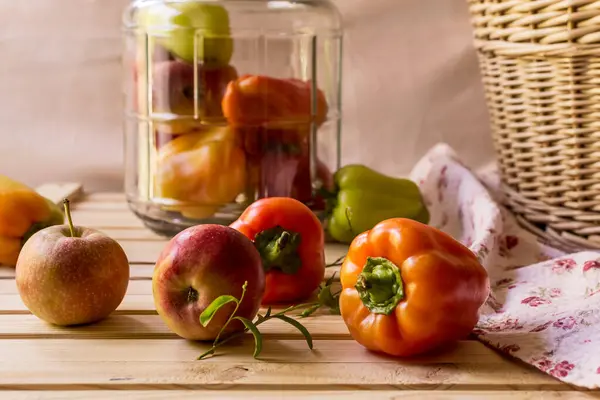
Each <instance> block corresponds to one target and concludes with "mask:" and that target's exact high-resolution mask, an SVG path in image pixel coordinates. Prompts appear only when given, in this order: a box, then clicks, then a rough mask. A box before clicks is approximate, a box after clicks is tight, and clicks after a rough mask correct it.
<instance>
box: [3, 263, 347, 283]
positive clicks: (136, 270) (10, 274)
mask: <svg viewBox="0 0 600 400" xmlns="http://www.w3.org/2000/svg"><path fill="white" fill-rule="evenodd" d="M129 266H130V267H131V272H130V274H131V275H130V279H131V280H151V279H152V274H153V272H154V264H130V265H129ZM334 273H335V276H334V281H336V282H338V281H339V280H340V279H339V273H340V267H330V268H327V270H325V280H328V279H329V278H331V276H332V275H333V274H334ZM14 278H15V269H14V268H11V267H3V266H0V280H7V279H14Z"/></svg>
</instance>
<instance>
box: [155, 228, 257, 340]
mask: <svg viewBox="0 0 600 400" xmlns="http://www.w3.org/2000/svg"><path fill="white" fill-rule="evenodd" d="M246 281H247V282H248V287H247V291H246V294H245V296H244V299H243V301H242V303H241V304H240V307H239V309H238V311H237V313H236V315H238V316H242V317H245V318H248V319H250V320H252V319H253V318H254V317H255V316H256V314H257V313H258V309H259V307H260V303H261V299H262V296H263V293H264V290H265V276H264V270H263V267H262V261H261V258H260V254H259V253H258V250H256V248H255V247H254V245H253V243H252V242H251V241H250V240H249V239H248V238H247V237H246V236H244V235H242V234H241V233H240V232H238V231H237V230H235V229H233V228H230V227H227V226H222V225H211V224H207V225H198V226H194V227H191V228H188V229H186V230H184V231H182V232H181V233H179V234H178V235H176V236H175V237H174V238H173V239H171V241H169V243H167V245H166V247H165V248H164V249H163V251H162V253H161V254H160V256H159V258H158V260H157V263H156V267H155V270H154V275H153V278H152V292H153V296H154V304H155V306H156V311H157V312H158V314H159V315H160V316H161V318H162V319H163V321H164V322H165V323H166V324H167V326H168V328H169V329H170V330H171V331H173V332H174V333H176V334H177V335H179V336H181V337H182V338H184V339H188V340H213V339H215V338H216V337H217V335H218V333H219V331H220V330H221V328H222V327H223V326H224V325H225V323H226V322H227V319H228V318H229V316H230V315H231V313H232V312H233V310H234V308H235V304H233V303H229V304H227V305H225V306H223V307H222V308H221V309H219V311H217V313H216V314H215V316H214V317H213V319H212V320H211V322H210V323H209V324H208V325H207V326H206V327H203V326H202V324H201V323H200V314H201V313H202V312H203V311H204V310H205V309H206V307H208V306H209V305H210V304H211V303H212V302H213V300H215V299H216V298H217V297H219V296H222V295H231V296H234V297H236V298H237V299H239V298H240V297H241V296H242V286H243V285H244V282H246ZM242 329H244V326H243V325H242V323H241V322H239V321H237V320H235V321H232V323H230V324H229V325H228V327H227V329H226V330H225V331H224V332H223V334H230V333H233V332H236V331H240V330H242Z"/></svg>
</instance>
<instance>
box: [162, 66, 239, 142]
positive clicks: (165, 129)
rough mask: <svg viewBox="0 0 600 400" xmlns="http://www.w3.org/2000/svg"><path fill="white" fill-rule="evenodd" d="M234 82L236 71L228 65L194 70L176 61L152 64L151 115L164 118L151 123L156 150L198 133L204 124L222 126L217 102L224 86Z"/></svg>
mask: <svg viewBox="0 0 600 400" xmlns="http://www.w3.org/2000/svg"><path fill="white" fill-rule="evenodd" d="M236 78H237V70H236V69H235V67H233V66H231V65H227V66H223V67H215V68H208V67H206V66H203V65H198V66H196V67H194V65H193V64H189V63H186V62H183V61H179V60H169V61H161V62H157V63H156V64H154V66H153V81H152V113H153V114H155V116H158V115H161V114H162V116H163V117H165V116H166V117H168V119H166V120H164V121H160V122H159V121H158V120H155V121H154V127H155V130H156V135H157V139H156V142H157V144H158V146H160V145H161V144H164V143H166V142H168V141H169V140H171V139H173V138H175V137H176V136H177V135H180V134H186V133H192V132H194V131H197V130H199V129H202V128H203V127H204V125H205V124H206V123H221V124H222V123H224V122H225V118H224V116H223V111H222V109H221V100H222V99H223V95H224V93H225V90H226V89H227V84H228V83H229V82H230V81H232V80H235V79H236ZM196 111H197V114H198V115H197V116H196V115H195V114H196Z"/></svg>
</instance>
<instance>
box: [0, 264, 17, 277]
mask: <svg viewBox="0 0 600 400" xmlns="http://www.w3.org/2000/svg"><path fill="white" fill-rule="evenodd" d="M14 277H15V269H14V268H13V267H5V266H2V265H0V279H12V278H14Z"/></svg>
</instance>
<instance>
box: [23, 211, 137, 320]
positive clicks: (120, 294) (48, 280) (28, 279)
mask: <svg viewBox="0 0 600 400" xmlns="http://www.w3.org/2000/svg"><path fill="white" fill-rule="evenodd" d="M65 209H66V214H67V217H68V221H69V224H68V225H55V226H52V227H49V228H46V229H43V230H41V231H39V232H37V233H36V234H35V235H33V236H32V237H31V238H30V239H29V240H28V241H27V242H25V245H24V246H23V248H22V249H21V252H20V254H19V258H18V260H17V266H16V277H15V279H16V284H17V289H18V291H19V295H20V296H21V299H22V301H23V303H24V304H25V306H26V307H27V308H28V309H29V311H31V313H32V314H34V315H35V316H37V317H38V318H40V319H42V320H44V321H46V322H49V323H51V324H54V325H59V326H70V325H82V324H89V323H94V322H98V321H100V320H102V319H104V318H106V317H108V316H109V315H110V314H111V313H112V312H113V311H115V310H116V309H117V307H118V306H119V304H121V301H123V298H124V297H125V292H126V291H127V287H128V285H129V262H128V260H127V256H126V255H125V252H124V251H123V249H122V248H121V246H120V245H119V244H118V243H117V242H116V241H115V240H114V239H111V238H110V237H108V236H106V235H104V234H103V233H101V232H98V231H96V230H93V229H88V228H85V227H74V226H73V224H72V221H71V216H70V214H69V210H68V206H66V207H65Z"/></svg>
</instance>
